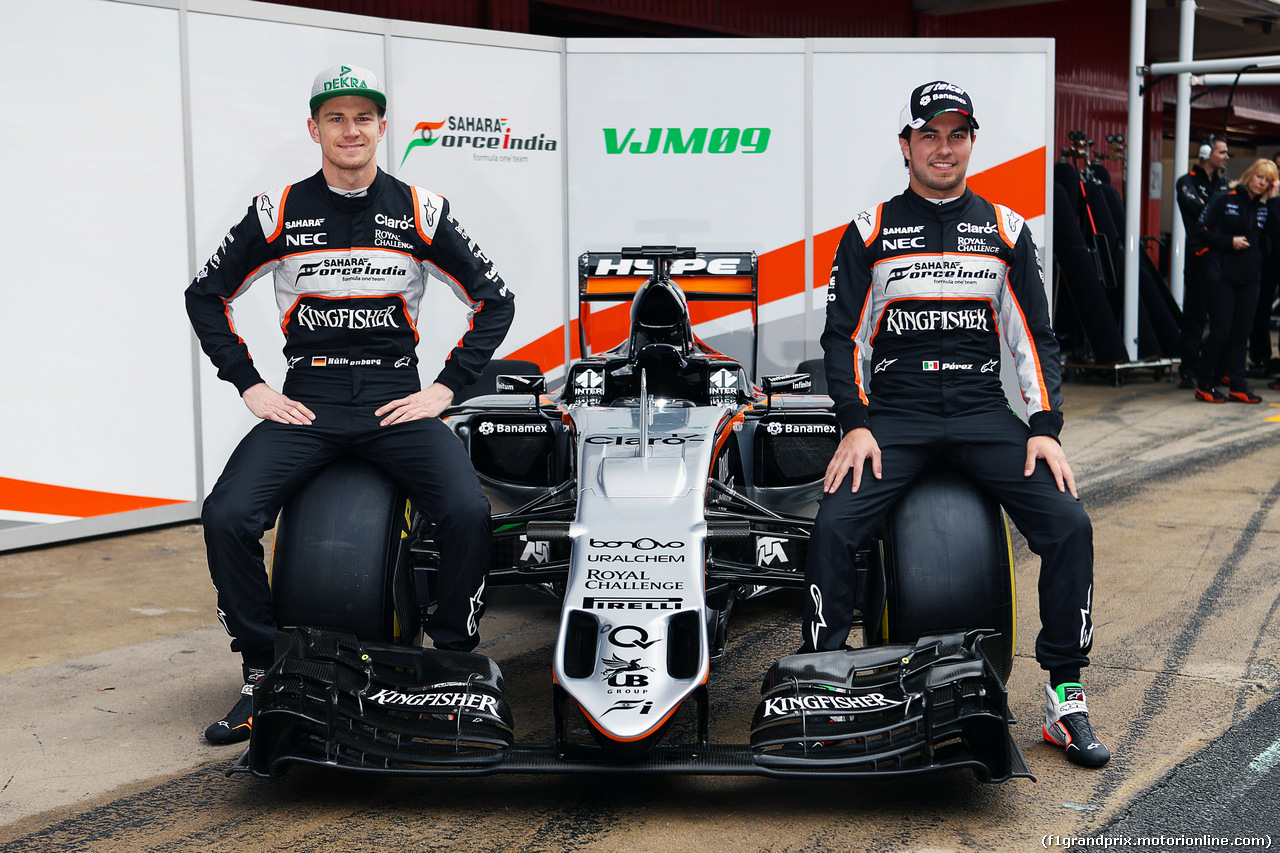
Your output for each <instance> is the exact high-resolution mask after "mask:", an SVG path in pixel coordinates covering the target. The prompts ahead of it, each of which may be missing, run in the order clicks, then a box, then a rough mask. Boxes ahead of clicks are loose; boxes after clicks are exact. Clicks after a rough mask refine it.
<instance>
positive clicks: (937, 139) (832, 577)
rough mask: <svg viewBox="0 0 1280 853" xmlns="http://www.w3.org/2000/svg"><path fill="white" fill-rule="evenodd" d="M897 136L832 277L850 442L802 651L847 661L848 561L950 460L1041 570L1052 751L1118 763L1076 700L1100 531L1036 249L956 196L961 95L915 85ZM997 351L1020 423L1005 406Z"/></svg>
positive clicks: (834, 357) (833, 323)
mask: <svg viewBox="0 0 1280 853" xmlns="http://www.w3.org/2000/svg"><path fill="white" fill-rule="evenodd" d="M898 128H899V146H900V149H901V151H902V156H903V159H904V162H905V164H906V166H907V168H908V173H909V174H908V187H907V189H906V191H905V192H903V193H902V194H901V195H899V196H896V197H894V198H892V199H890V200H889V201H886V202H884V203H883V204H880V205H878V206H877V207H875V208H872V209H871V210H867V211H864V212H862V213H859V214H858V215H857V216H855V217H854V220H853V222H852V223H851V224H850V226H849V228H848V229H847V230H846V231H845V233H844V237H843V238H842V239H841V241H840V246H839V249H838V250H837V251H836V256H835V262H834V264H833V265H832V268H831V282H830V286H829V289H828V294H827V321H826V329H825V331H824V332H823V334H822V346H823V350H824V353H825V358H824V363H825V367H826V374H827V384H828V386H829V387H830V393H831V396H832V398H833V399H834V401H835V405H836V413H837V417H838V418H839V421H840V426H841V430H842V432H843V433H844V436H843V438H842V439H841V441H840V444H839V446H838V447H837V449H836V452H835V454H834V456H833V457H832V459H831V462H830V464H829V465H828V467H827V472H826V478H825V482H824V492H825V494H824V496H823V500H822V505H821V507H820V509H819V512H818V516H817V518H816V520H815V523H814V530H813V536H812V541H811V545H810V549H809V557H808V560H807V563H806V566H805V585H806V590H807V593H808V594H807V595H806V596H805V613H804V624H803V633H804V645H803V646H802V651H806V652H809V651H819V652H821V651H830V650H834V649H840V648H842V647H844V646H845V641H846V640H847V639H848V635H849V630H850V626H851V623H852V619H853V611H854V610H855V609H858V608H861V609H862V610H863V611H864V612H865V610H866V602H865V601H860V600H859V595H860V592H859V590H860V589H864V588H865V586H864V585H863V584H860V583H859V578H857V577H856V575H855V571H854V569H853V568H852V567H853V566H854V553H855V552H856V550H857V549H858V548H859V547H860V546H861V545H862V543H863V541H864V540H865V539H866V538H867V537H868V536H869V535H870V534H871V533H872V532H873V530H874V529H875V527H876V526H877V525H878V524H879V522H880V519H881V518H882V517H883V516H884V514H885V513H886V512H888V511H889V509H890V508H891V507H892V506H893V504H894V502H895V501H896V500H897V498H898V497H899V495H901V494H902V492H903V490H904V489H906V487H907V486H908V485H910V483H911V481H912V480H913V479H914V478H915V476H916V475H917V474H918V473H920V472H921V471H922V470H925V469H926V468H927V467H929V466H931V465H934V464H936V463H937V462H938V461H939V460H944V459H945V460H947V461H949V462H950V463H951V464H953V465H955V466H956V467H957V468H959V469H960V470H962V471H964V472H965V473H967V474H968V475H969V476H971V477H973V479H974V480H976V481H977V482H978V483H979V484H981V485H982V486H983V487H984V488H985V489H986V490H987V491H988V492H989V493H991V494H992V495H993V496H995V497H996V498H997V499H998V500H999V501H1000V503H1001V504H1003V506H1004V508H1005V510H1006V511H1007V512H1008V513H1009V516H1010V517H1011V518H1012V519H1013V521H1014V523H1015V524H1017V526H1018V529H1019V530H1020V531H1022V533H1023V534H1024V535H1025V536H1026V538H1027V542H1028V544H1029V545H1030V547H1031V549H1032V551H1034V552H1035V553H1037V554H1039V555H1040V557H1041V569H1040V589H1039V591H1040V619H1041V623H1042V626H1043V627H1042V630H1041V632H1040V635H1039V637H1038V638H1037V640H1036V658H1037V660H1038V661H1039V663H1040V665H1041V667H1042V668H1043V669H1045V670H1046V671H1047V672H1048V677H1049V683H1048V684H1045V685H1044V690H1045V702H1046V714H1045V725H1044V738H1045V740H1046V741H1049V742H1050V743H1054V744H1057V745H1059V746H1062V747H1065V749H1066V755H1067V758H1069V759H1070V760H1071V761H1073V762H1075V763H1077V764H1082V765H1085V766H1090V767H1099V766H1101V765H1103V764H1105V763H1106V762H1107V760H1108V759H1109V758H1110V752H1109V751H1108V750H1107V748H1106V747H1105V746H1104V745H1103V744H1102V743H1101V742H1100V741H1099V740H1098V738H1097V737H1096V736H1095V735H1094V733H1093V729H1092V727H1091V726H1090V723H1089V716H1088V710H1087V708H1086V705H1085V699H1084V690H1083V688H1082V687H1081V686H1080V670H1081V668H1082V667H1084V666H1086V665H1087V664H1088V662H1089V657H1088V654H1089V649H1090V647H1091V645H1092V642H1093V621H1092V616H1091V611H1092V608H1093V605H1092V601H1093V528H1092V526H1091V524H1090V522H1089V518H1088V516H1087V515H1086V514H1085V511H1084V508H1083V507H1082V506H1081V504H1080V501H1079V498H1078V496H1077V492H1076V484H1075V476H1074V474H1073V473H1072V471H1071V467H1070V466H1069V465H1068V464H1067V459H1066V456H1065V455H1064V454H1063V452H1062V447H1061V446H1060V445H1059V443H1058V432H1059V430H1060V429H1061V428H1062V411H1061V406H1062V392H1061V375H1060V368H1059V362H1058V345H1057V341H1056V340H1055V339H1054V336H1053V330H1052V329H1051V328H1050V324H1049V314H1048V305H1047V300H1046V299H1045V293H1044V279H1043V276H1042V274H1041V272H1040V266H1039V259H1038V257H1037V255H1036V248H1035V245H1034V244H1033V242H1032V239H1031V235H1030V233H1029V232H1028V230H1027V228H1026V223H1025V222H1024V221H1023V219H1022V217H1021V216H1019V215H1018V214H1017V213H1015V212H1013V211H1012V210H1010V209H1008V208H1006V207H1004V206H1002V205H997V204H992V203H990V202H988V201H986V200H985V199H983V198H981V197H979V196H977V195H975V194H974V193H973V192H972V191H971V190H969V189H968V188H967V186H966V182H965V174H966V171H967V169H968V166H969V155H970V153H971V152H972V150H973V144H974V139H975V136H976V131H977V130H978V122H977V121H976V120H975V118H974V110H973V101H972V100H971V99H970V97H969V93H968V92H966V91H965V90H964V89H962V88H961V87H959V86H956V85H953V84H951V83H946V82H943V81H936V82H933V83H927V84H925V85H923V86H919V87H917V88H916V89H915V91H913V92H912V93H911V97H910V100H909V101H908V102H907V105H906V106H905V107H904V108H903V110H902V114H901V116H900V118H899V121H898ZM1004 346H1007V347H1008V349H1009V350H1010V351H1011V352H1012V353H1013V356H1014V366H1015V371H1016V374H1017V377H1018V384H1019V386H1020V388H1021V391H1022V396H1023V399H1024V400H1025V401H1026V404H1027V412H1028V420H1029V423H1023V421H1022V420H1020V419H1019V418H1018V417H1017V416H1016V415H1014V414H1013V412H1012V411H1010V409H1009V405H1008V402H1007V400H1006V397H1005V393H1004V389H1003V386H1002V384H1001V381H1000V360H1001V357H1002V347H1004ZM867 362H869V363H870V364H869V367H870V370H867V369H866V368H867V364H866V363H867Z"/></svg>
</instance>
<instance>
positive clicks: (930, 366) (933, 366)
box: [920, 361, 938, 370]
mask: <svg viewBox="0 0 1280 853" xmlns="http://www.w3.org/2000/svg"><path fill="white" fill-rule="evenodd" d="M920 366H921V368H922V369H924V370H937V369H938V362H936V361H925V362H921V365H920Z"/></svg>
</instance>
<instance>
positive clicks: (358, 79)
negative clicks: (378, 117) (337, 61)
mask: <svg viewBox="0 0 1280 853" xmlns="http://www.w3.org/2000/svg"><path fill="white" fill-rule="evenodd" d="M339 95H358V96H360V97H362V98H368V99H369V100H371V101H373V102H374V103H375V104H377V105H378V106H380V107H382V108H383V109H386V106H387V96H386V95H384V94H383V92H382V83H381V82H379V80H378V75H377V74H374V73H373V72H372V71H370V70H369V69H368V68H361V67H360V66H358V65H335V66H333V67H332V68H326V69H325V70H323V71H321V72H320V73H319V74H317V75H316V79H315V82H314V83H312V84H311V109H313V110H314V109H315V108H316V107H318V106H320V105H321V104H323V103H324V102H325V101H327V100H329V99H330V98H336V97H338V96H339Z"/></svg>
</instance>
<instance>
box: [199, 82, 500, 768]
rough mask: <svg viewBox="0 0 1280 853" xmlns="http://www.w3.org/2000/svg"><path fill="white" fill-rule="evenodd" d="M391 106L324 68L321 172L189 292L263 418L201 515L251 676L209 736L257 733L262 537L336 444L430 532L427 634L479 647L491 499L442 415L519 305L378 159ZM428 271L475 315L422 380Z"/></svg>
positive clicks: (220, 738)
mask: <svg viewBox="0 0 1280 853" xmlns="http://www.w3.org/2000/svg"><path fill="white" fill-rule="evenodd" d="M386 105H387V99H386V95H385V94H384V93H383V91H382V86H381V84H380V83H379V81H378V77H377V75H375V74H374V73H373V72H372V71H370V70H368V69H366V68H360V67H357V66H354V65H338V66H334V67H333V68H329V69H326V70H325V71H322V72H321V73H320V74H319V76H317V77H316V79H315V83H314V84H313V85H312V89H311V101H310V107H311V118H310V119H308V120H307V127H308V128H309V130H310V132H311V138H312V139H313V140H315V142H316V143H318V144H319V145H320V153H321V165H320V171H319V172H317V173H316V174H314V175H312V176H311V177H309V178H307V179H305V180H303V181H300V182H299V183H296V184H292V185H289V186H284V187H280V188H278V189H275V190H269V191H267V192H265V193H262V194H261V195H259V196H257V197H255V198H254V200H253V202H252V203H251V204H250V205H249V210H248V212H247V213H246V214H245V217H244V219H242V220H241V221H240V223H239V224H237V225H236V226H234V227H233V228H232V229H231V231H230V232H229V233H228V234H227V236H226V237H225V238H224V239H223V241H222V244H221V245H220V246H219V247H218V250H217V251H216V252H215V253H214V255H213V256H212V257H211V258H210V259H209V261H208V263H207V264H206V265H205V266H204V268H202V269H201V270H200V271H199V272H198V273H196V277H195V280H194V281H192V282H191V286H190V287H188V288H187V292H186V300H187V313H188V315H189V316H190V318H191V323H192V326H193V327H194V328H195V330H196V334H197V336H198V337H199V338H200V344H201V347H202V348H203V349H204V351H205V353H206V354H207V355H208V356H209V358H210V359H211V360H212V361H213V363H214V366H216V367H217V368H218V376H219V377H220V378H222V379H225V380H227V381H228V382H230V383H232V384H233V385H234V386H235V387H236V390H237V391H238V392H239V393H240V396H241V397H242V398H243V399H244V402H245V405H246V406H248V408H249V410H250V411H251V412H253V414H254V415H256V416H257V417H259V418H261V419H262V422H261V423H259V424H258V425H257V426H255V427H254V428H253V429H252V430H251V431H250V432H249V434H248V435H247V436H245V438H244V439H243V441H241V443H240V445H239V446H238V447H237V448H236V450H235V452H234V453H233V454H232V455H231V458H230V459H229V460H228V462H227V466H226V468H225V469H224V470H223V472H222V476H221V477H220V478H219V479H218V482H217V485H215V486H214V488H213V491H212V492H210V494H209V496H208V498H206V499H205V503H204V508H203V511H202V516H201V517H202V520H203V522H204V529H205V544H206V548H207V550H208V557H209V572H210V575H211V576H212V578H213V583H214V586H215V587H216V589H217V594H218V617H219V619H221V620H222V623H223V625H224V626H226V628H227V632H228V633H229V634H231V636H232V638H233V641H232V643H231V648H232V651H236V652H239V653H240V655H241V657H242V668H243V674H244V682H245V683H244V687H243V688H242V690H241V693H240V696H239V697H238V701H237V702H236V704H235V707H234V708H233V709H232V710H231V711H230V712H229V713H227V714H226V715H225V716H224V717H223V718H222V719H220V720H218V721H217V722H215V723H214V724H213V725H211V726H209V728H208V729H207V730H206V731H205V737H206V738H207V739H208V740H209V741H210V742H212V743H218V744H222V743H235V742H237V741H242V740H245V739H247V738H248V737H249V734H250V730H251V728H252V725H253V722H252V718H251V713H252V688H253V684H254V683H255V682H256V681H257V680H258V679H259V678H261V677H262V674H263V673H264V671H265V670H266V669H267V668H268V667H269V666H270V665H271V663H272V660H273V646H274V634H275V621H274V615H273V613H272V607H271V593H270V589H269V587H268V584H267V575H266V571H265V569H264V567H263V551H262V547H261V545H260V544H259V540H260V538H261V536H262V534H263V532H264V530H265V529H266V528H268V527H270V526H271V525H272V524H273V523H274V520H275V517H276V514H277V513H278V512H279V509H280V506H281V504H282V503H283V502H284V500H285V499H286V498H287V497H288V495H289V494H290V492H291V491H292V490H293V489H294V488H296V487H297V486H298V485H299V484H300V483H302V482H305V481H306V479H307V478H308V477H309V476H311V475H312V474H314V473H315V472H316V471H318V470H319V469H320V468H322V467H324V466H325V465H327V464H328V463H329V462H331V461H332V460H334V459H335V458H336V457H338V456H340V455H342V454H346V453H356V454H359V455H360V456H363V457H364V458H365V459H367V460H369V461H370V462H372V463H373V464H375V465H377V466H378V467H379V468H381V469H382V470H383V471H385V472H386V473H387V474H388V475H389V476H390V477H392V478H393V479H394V480H395V481H396V482H397V483H398V484H399V485H400V486H401V487H402V488H403V489H404V491H405V492H406V493H407V494H408V496H409V498H410V500H411V501H412V502H413V504H414V506H415V507H416V508H417V509H418V510H419V511H420V512H422V513H423V514H424V515H425V516H426V517H427V518H428V519H429V520H431V521H433V522H435V524H436V526H437V529H438V535H437V537H436V541H437V542H438V543H439V545H440V552H441V563H442V565H441V572H440V579H439V584H438V588H437V607H436V609H435V611H434V613H433V614H432V615H431V617H430V619H429V620H428V622H427V624H426V626H425V629H426V632H427V634H428V635H429V636H430V637H431V638H432V640H433V641H434V644H435V646H436V648H443V649H454V650H461V651H470V650H471V649H473V648H475V646H476V644H477V643H478V642H479V635H478V633H477V628H476V624H477V622H478V620H479V617H480V615H481V613H482V611H483V601H482V593H483V590H484V578H485V575H486V573H487V572H488V568H489V541H490V536H491V533H492V529H491V526H490V517H489V504H488V501H487V500H486V499H485V497H484V495H483V494H482V493H481V491H480V483H479V480H478V478H477V477H476V474H475V470H474V469H473V468H472V467H471V463H470V460H469V459H468V457H467V454H466V451H465V450H464V449H463V447H462V445H461V443H460V442H459V441H458V440H457V438H456V437H455V436H454V435H453V433H452V432H451V431H450V430H449V428H448V427H446V426H445V425H444V424H443V423H442V422H441V421H440V420H439V418H438V417H437V416H438V415H439V414H440V413H441V412H442V411H443V410H444V409H445V408H446V407H447V406H448V405H449V403H450V402H451V401H452V399H453V395H454V394H455V393H456V392H457V391H458V390H459V389H460V388H462V387H463V386H464V385H466V384H468V383H469V382H470V381H472V380H473V379H475V378H476V377H477V376H478V375H479V373H480V371H481V370H482V369H483V368H484V366H485V365H486V364H487V363H488V362H489V359H490V357H491V356H492V355H493V352H494V350H495V349H496V348H497V347H498V346H499V345H500V344H501V343H502V340H503V338H504V337H505V336H506V333H507V329H508V327H509V326H510V325H511V319H512V317H513V316H514V314H515V301H514V298H513V297H512V295H511V293H510V291H509V290H508V289H507V286H506V285H505V284H504V283H503V281H502V278H501V277H500V276H499V275H498V272H497V270H496V269H494V267H493V264H492V263H491V262H490V261H489V259H488V258H487V257H486V256H485V254H484V252H482V251H481V250H480V248H479V246H477V245H476V243H475V241H474V240H472V239H471V238H470V237H468V236H467V233H466V232H465V231H464V230H463V229H462V226H461V225H460V224H459V223H458V222H457V220H456V219H455V218H454V217H453V215H452V213H451V212H450V206H449V202H448V201H447V200H446V199H444V198H443V197H441V196H439V195H436V194H435V193H432V192H430V191H429V190H426V189H423V188H421V187H412V186H409V185H408V184H405V183H403V182H402V181H398V180H396V179H394V178H392V177H390V176H389V175H387V174H386V173H385V172H383V171H382V170H381V169H379V168H378V164H377V147H378V143H379V141H380V140H381V139H382V136H383V134H384V133H385V132H386V126H387V122H386V117H385V110H386ZM267 273H271V274H272V277H273V283H274V289H275V297H276V304H277V305H278V307H279V311H280V327H281V330H282V331H283V332H284V335H285V346H284V355H285V358H286V359H287V361H288V365H289V370H288V374H287V376H286V378H285V382H284V388H283V392H281V391H276V390H275V389H273V388H271V387H270V386H268V385H267V384H266V383H265V382H263V380H262V377H261V376H260V375H259V373H258V371H257V369H256V368H255V367H254V363H253V358H252V357H251V356H250V354H249V350H248V348H247V347H246V345H245V343H244V341H243V340H241V338H240V337H239V335H238V334H237V333H236V330H235V327H234V325H233V324H232V303H233V300H234V299H235V298H236V297H237V296H239V295H240V294H241V293H243V292H244V291H245V290H246V289H247V288H248V286H249V285H250V284H251V283H252V282H253V281H254V280H255V279H257V278H259V277H261V276H263V275H266V274H267ZM431 274H434V275H436V276H437V277H438V278H443V279H445V280H447V281H448V282H449V283H450V285H451V286H452V288H453V289H454V291H455V292H456V294H457V295H458V297H459V298H460V299H461V300H463V302H464V303H466V304H467V305H468V306H469V307H470V309H471V315H470V323H469V328H468V329H467V331H466V333H465V334H464V335H463V336H462V340H461V341H460V342H459V343H458V345H457V346H456V347H454V349H453V351H452V352H451V353H450V354H449V357H448V358H447V359H446V360H445V362H444V365H443V367H442V368H441V369H440V371H439V373H438V375H437V376H436V378H435V381H434V382H433V383H431V384H430V385H429V386H428V387H427V388H425V389H424V388H422V386H421V383H420V381H419V378H418V357H417V354H416V346H417V342H418V330H417V323H418V311H419V307H420V305H421V303H422V298H423V294H424V292H425V290H426V287H427V282H428V280H429V275H431Z"/></svg>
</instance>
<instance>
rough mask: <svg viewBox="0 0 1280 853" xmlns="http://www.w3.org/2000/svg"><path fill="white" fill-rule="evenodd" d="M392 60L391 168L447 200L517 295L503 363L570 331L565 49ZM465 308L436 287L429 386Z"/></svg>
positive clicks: (430, 45)
mask: <svg viewBox="0 0 1280 853" xmlns="http://www.w3.org/2000/svg"><path fill="white" fill-rule="evenodd" d="M391 61H392V74H391V81H392V86H393V87H394V93H393V95H394V97H393V98H392V100H390V101H389V107H390V111H389V116H390V120H389V123H388V127H389V130H388V135H389V136H390V137H391V140H392V150H391V152H390V156H391V157H392V158H393V160H394V162H392V163H391V165H392V167H393V170H394V171H395V172H396V174H397V177H399V178H400V179H401V180H403V181H406V182H408V183H410V184H415V185H417V186H423V187H426V188H427V189H430V190H432V191H433V192H437V193H439V194H441V195H443V196H444V197H445V198H447V199H448V200H449V206H450V210H451V212H452V213H453V214H454V215H455V216H456V217H457V219H458V221H459V222H460V223H461V224H462V226H463V227H464V228H465V229H466V231H467V233H468V234H469V235H470V236H471V237H473V238H474V239H475V240H476V242H477V243H478V244H479V245H480V247H481V249H483V250H484V252H485V254H486V255H488V256H489V258H490V259H491V260H492V261H493V262H494V264H495V265H496V266H497V269H498V272H499V274H501V275H502V278H503V280H504V281H505V282H506V283H507V285H508V286H510V288H511V290H512V292H514V293H515V296H516V317H515V321H514V322H513V324H512V327H511V331H510V332H509V333H508V334H507V339H506V341H505V342H504V343H503V345H502V346H501V347H500V348H499V349H498V352H497V355H499V356H502V355H506V354H508V353H511V352H514V351H515V350H518V349H519V348H521V347H523V346H526V345H528V344H530V343H531V342H533V341H534V340H536V339H537V338H538V337H540V336H541V335H543V334H545V333H546V332H548V331H550V330H553V329H555V328H558V327H559V326H560V325H561V324H562V323H563V322H564V288H565V286H566V277H565V265H564V190H563V166H562V163H563V156H564V146H565V144H564V140H563V138H562V110H561V97H560V92H561V88H562V86H561V79H560V67H561V65H560V51H559V50H558V49H556V50H549V51H540V50H517V49H512V48H508V47H491V46H488V45H479V44H462V43H458V42H439V41H425V40H421V39H406V38H395V39H393V40H392V49H391ZM440 122H444V124H443V125H442V126H440V127H437V128H423V129H421V130H419V129H417V128H418V127H419V125H422V124H439V123H440ZM428 140H429V143H428ZM530 142H532V143H533V144H532V146H531V147H530V146H529V143H530ZM490 145H495V146H496V147H490ZM503 146H506V147H503ZM514 146H522V147H514ZM466 310H467V309H466V307H465V306H464V305H463V304H462V303H461V302H460V301H459V300H458V299H457V297H455V296H454V295H453V293H452V291H451V290H449V289H448V288H447V287H446V286H444V285H442V284H438V283H437V286H433V287H430V288H428V290H427V296H426V298H425V299H424V300H423V303H422V316H421V321H420V323H419V326H418V328H419V331H420V333H421V343H419V345H418V355H419V358H420V360H421V367H420V370H421V373H422V378H423V381H424V382H430V381H431V380H433V379H435V377H436V374H437V373H439V371H440V368H441V367H442V365H443V364H444V359H445V357H446V356H447V355H448V354H449V351H450V350H451V349H452V348H453V347H454V345H455V344H456V343H457V342H458V339H459V338H460V337H462V333H463V332H465V331H466V320H465V315H466ZM550 366H551V365H549V364H544V365H542V367H543V368H544V369H546V368H548V367H550Z"/></svg>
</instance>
